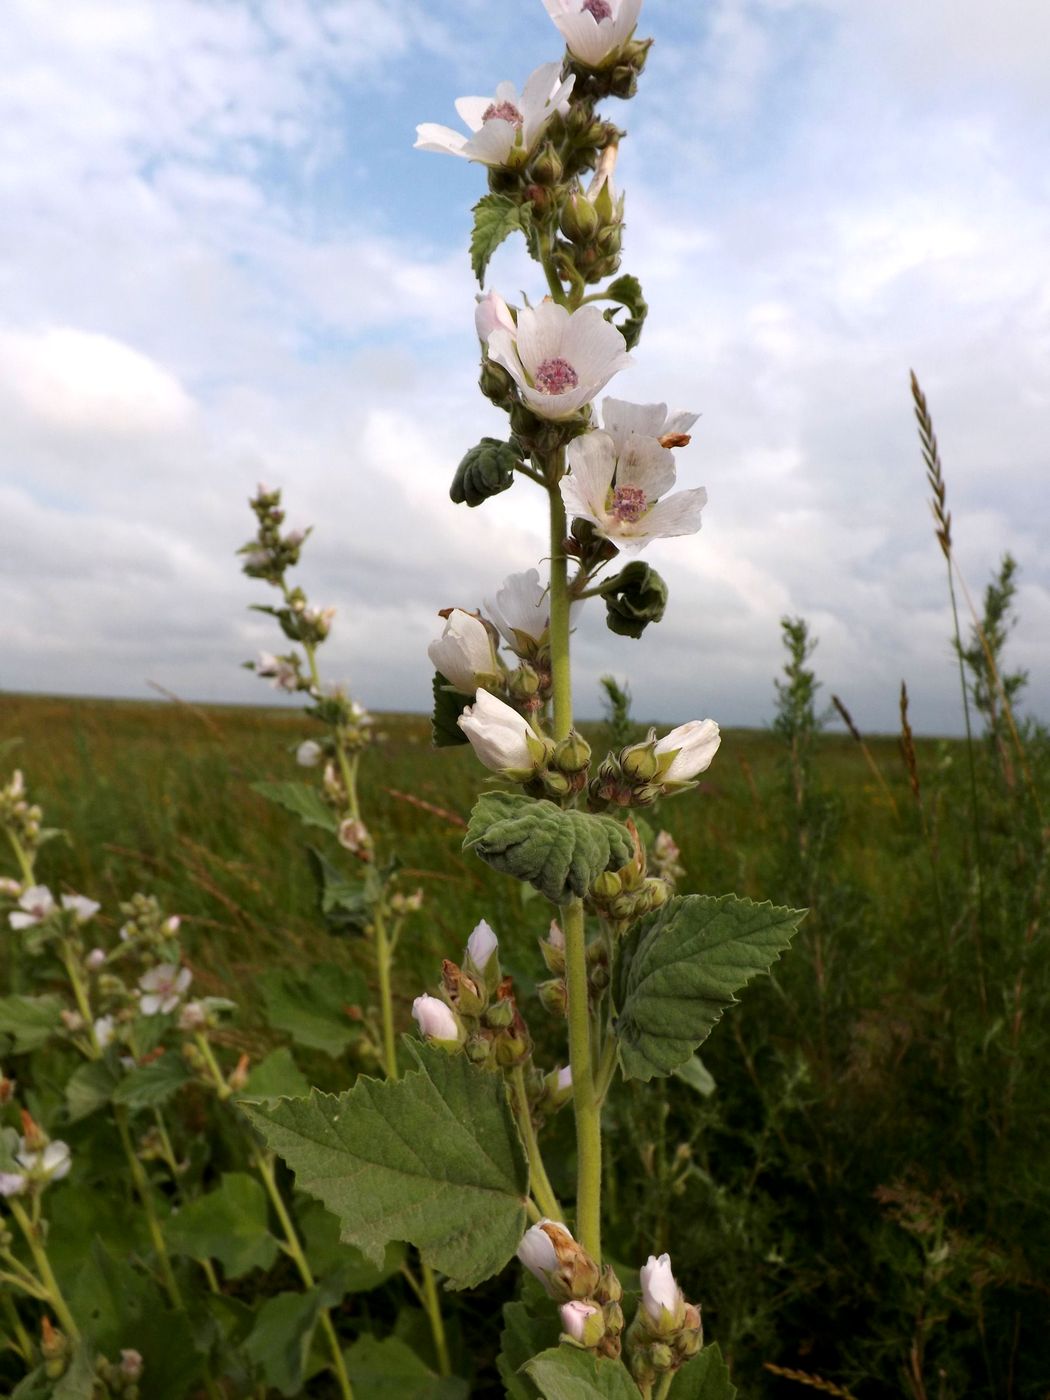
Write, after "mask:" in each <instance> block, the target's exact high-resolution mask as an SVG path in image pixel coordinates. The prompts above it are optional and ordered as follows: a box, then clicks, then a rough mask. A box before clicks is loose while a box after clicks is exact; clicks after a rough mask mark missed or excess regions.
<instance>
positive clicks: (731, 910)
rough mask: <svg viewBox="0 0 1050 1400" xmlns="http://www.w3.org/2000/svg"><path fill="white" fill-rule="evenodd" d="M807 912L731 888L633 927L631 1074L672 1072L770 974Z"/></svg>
mask: <svg viewBox="0 0 1050 1400" xmlns="http://www.w3.org/2000/svg"><path fill="white" fill-rule="evenodd" d="M804 915H805V911H804V910H800V909H778V908H774V906H773V905H772V904H769V903H765V904H754V903H753V902H752V901H751V900H750V899H740V898H738V897H737V896H736V895H732V894H726V895H722V896H720V897H719V898H717V899H716V898H714V897H713V896H710V895H699V894H691V895H687V896H686V897H685V898H684V899H672V900H670V901H669V902H668V903H667V904H665V905H664V906H663V908H662V909H659V910H657V911H656V913H654V914H649V915H647V916H646V918H644V919H642V920H641V921H640V923H638V924H637V925H636V926H635V928H634V929H633V930H632V931H631V934H630V935H629V937H628V939H627V941H626V943H625V944H624V945H623V948H622V950H621V954H620V962H619V965H618V968H617V974H616V988H617V995H616V1003H617V1006H618V1008H619V1019H618V1023H617V1035H618V1037H619V1043H620V1062H621V1064H622V1065H623V1069H624V1073H625V1074H626V1075H627V1077H628V1078H629V1079H651V1078H652V1077H653V1075H654V1074H670V1073H671V1072H672V1071H673V1070H675V1069H677V1068H678V1067H679V1066H680V1065H682V1064H684V1063H685V1062H686V1061H687V1060H688V1059H689V1057H690V1056H691V1055H692V1054H693V1052H694V1051H695V1050H696V1049H697V1047H698V1046H700V1045H702V1044H703V1042H704V1041H705V1040H706V1039H707V1037H708V1036H709V1035H710V1033H711V1030H712V1028H713V1027H714V1026H715V1025H716V1024H717V1022H718V1021H719V1020H720V1019H721V1016H722V1013H723V1011H725V1009H726V1007H728V1006H732V1005H733V1003H734V1002H735V1001H736V999H737V998H736V993H737V992H739V991H740V989H741V988H742V987H744V986H746V984H747V983H748V982H750V981H751V979H752V977H755V976H757V975H758V973H760V972H768V971H769V969H770V967H771V966H772V965H773V963H774V962H775V961H776V960H777V958H778V957H779V956H780V954H781V953H782V952H783V951H784V949H785V948H786V947H787V946H788V944H789V943H790V941H791V936H792V934H793V933H794V932H795V930H796V929H797V928H798V925H799V923H800V921H801V920H802V918H803V917H804Z"/></svg>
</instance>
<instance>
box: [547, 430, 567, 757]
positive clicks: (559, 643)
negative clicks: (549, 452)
mask: <svg viewBox="0 0 1050 1400" xmlns="http://www.w3.org/2000/svg"><path fill="white" fill-rule="evenodd" d="M563 466H564V453H559V454H558V458H557V459H556V460H553V461H552V462H551V463H550V464H549V468H548V476H547V494H548V496H549V498H550V517H551V585H550V610H551V620H550V644H551V694H552V697H553V700H554V738H555V740H559V739H566V738H568V735H569V730H570V729H571V728H572V667H571V663H570V658H569V568H568V562H569V561H568V559H567V557H566V554H565V531H566V520H565V502H564V501H563V500H562V497H561V492H560V491H559V490H558V482H559V480H560V479H561V475H562V470H563Z"/></svg>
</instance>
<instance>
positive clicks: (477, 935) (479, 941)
mask: <svg viewBox="0 0 1050 1400" xmlns="http://www.w3.org/2000/svg"><path fill="white" fill-rule="evenodd" d="M498 947H499V939H498V938H497V937H496V935H495V934H494V933H493V931H492V929H491V928H490V927H489V925H488V924H487V923H486V922H485V920H484V919H482V921H481V923H479V924H478V926H477V927H476V928H475V930H474V932H473V933H472V934H471V935H470V937H469V938H468V939H467V957H468V958H469V959H470V961H471V962H472V963H473V964H474V966H475V967H476V968H477V970H478V971H479V972H484V971H485V968H486V967H487V966H488V961H489V958H491V957H492V954H493V953H494V952H495V951H496V949H497V948H498Z"/></svg>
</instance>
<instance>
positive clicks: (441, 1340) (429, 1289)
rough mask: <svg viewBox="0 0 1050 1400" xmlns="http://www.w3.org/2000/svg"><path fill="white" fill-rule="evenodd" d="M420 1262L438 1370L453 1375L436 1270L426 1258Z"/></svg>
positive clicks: (425, 1305) (425, 1302) (424, 1303)
mask: <svg viewBox="0 0 1050 1400" xmlns="http://www.w3.org/2000/svg"><path fill="white" fill-rule="evenodd" d="M419 1263H420V1269H421V1271H422V1274H423V1295H422V1296H423V1307H424V1308H425V1309H426V1314H427V1317H428V1318H429V1319H430V1333H431V1336H432V1337H433V1339H434V1351H435V1352H436V1353H437V1363H438V1371H439V1372H440V1373H441V1375H443V1376H451V1374H452V1362H451V1360H450V1359H449V1354H448V1338H447V1337H446V1336H445V1319H444V1318H443V1317H442V1316H441V1299H440V1298H439V1297H438V1291H437V1279H436V1278H435V1277H434V1270H433V1269H432V1268H431V1267H430V1265H429V1264H428V1263H427V1262H426V1260H425V1259H420V1261H419Z"/></svg>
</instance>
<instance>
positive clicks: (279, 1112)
mask: <svg viewBox="0 0 1050 1400" xmlns="http://www.w3.org/2000/svg"><path fill="white" fill-rule="evenodd" d="M410 1044H411V1042H410ZM413 1050H414V1053H415V1056H416V1059H417V1061H418V1064H419V1068H418V1069H416V1070H412V1071H410V1072H409V1073H408V1074H406V1075H405V1077H404V1078H403V1079H400V1080H397V1081H393V1082H391V1081H380V1080H375V1079H369V1078H364V1077H363V1078H361V1079H358V1081H357V1083H356V1084H355V1085H354V1086H353V1088H352V1089H349V1090H348V1091H347V1092H346V1093H344V1094H340V1095H339V1096H338V1097H336V1096H334V1095H332V1094H321V1093H318V1092H317V1091H316V1090H315V1091H314V1092H313V1093H312V1094H311V1095H310V1097H309V1098H308V1099H283V1100H281V1101H280V1102H279V1103H276V1104H267V1105H262V1104H260V1105H254V1106H250V1105H248V1106H245V1109H244V1111H245V1113H246V1114H247V1116H248V1117H249V1118H250V1120H251V1121H252V1123H253V1124H254V1125H255V1127H256V1128H257V1129H258V1131H259V1132H260V1133H261V1134H262V1136H263V1137H264V1139H265V1140H266V1142H267V1144H268V1145H269V1146H270V1147H271V1148H273V1150H274V1151H275V1152H278V1153H279V1154H280V1155H281V1156H282V1157H283V1158H284V1159H285V1161H286V1162H287V1163H288V1165H289V1167H291V1169H292V1171H293V1172H295V1174H296V1180H297V1183H298V1185H299V1187H300V1188H301V1189H302V1190H303V1191H306V1192H308V1193H309V1194H310V1195H312V1196H316V1197H317V1198H318V1199H319V1200H321V1201H322V1202H323V1203H324V1205H325V1206H326V1207H327V1208H328V1209H329V1210H330V1211H332V1212H333V1213H334V1214H335V1215H337V1216H338V1217H339V1219H340V1221H341V1223H342V1227H343V1239H344V1240H346V1241H348V1242H349V1243H350V1244H354V1245H356V1246H357V1247H358V1248H359V1249H361V1250H362V1251H363V1253H364V1254H365V1255H366V1256H367V1257H368V1258H369V1259H371V1260H372V1262H373V1263H374V1264H376V1265H377V1266H378V1265H380V1264H381V1263H382V1262H383V1257H384V1253H385V1249H386V1245H387V1244H388V1243H389V1242H390V1241H391V1240H405V1241H406V1242H408V1243H409V1244H414V1245H416V1246H417V1247H418V1248H419V1250H420V1252H421V1253H422V1255H423V1257H424V1258H425V1259H426V1260H427V1262H428V1263H430V1264H432V1265H433V1267H434V1268H435V1269H438V1270H440V1271H441V1272H442V1273H445V1274H447V1275H448V1276H449V1279H450V1281H451V1283H452V1285H453V1287H458V1288H466V1287H469V1286H472V1285H474V1284H477V1283H480V1282H481V1281H482V1279H486V1278H488V1277H489V1276H490V1275H491V1274H494V1273H495V1272H496V1271H497V1270H498V1269H501V1268H502V1267H503V1265H504V1264H506V1262H507V1261H508V1259H510V1257H511V1255H512V1254H513V1253H514V1251H515V1250H516V1249H517V1246H518V1243H519V1241H520V1239H521V1236H522V1233H523V1231H524V1223H525V1200H526V1197H527V1196H528V1180H529V1176H528V1166H527V1163H526V1159H525V1153H524V1150H523V1148H522V1145H521V1139H520V1137H519V1136H518V1130H517V1127H516V1126H515V1123H514V1118H513V1115H512V1114H511V1110H510V1105H509V1104H508V1101H507V1094H506V1090H505V1088H504V1085H503V1080H502V1078H501V1077H500V1076H498V1075H494V1074H486V1073H485V1071H484V1070H480V1069H477V1068H476V1067H475V1066H474V1065H472V1064H471V1063H470V1062H469V1061H468V1060H467V1059H466V1057H465V1056H463V1055H447V1054H445V1053H444V1052H442V1051H440V1050H437V1049H431V1048H429V1047H426V1046H420V1047H418V1048H416V1047H415V1046H413Z"/></svg>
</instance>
